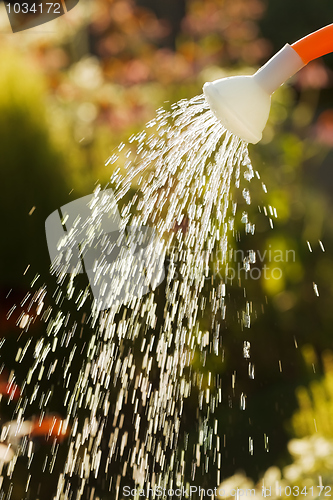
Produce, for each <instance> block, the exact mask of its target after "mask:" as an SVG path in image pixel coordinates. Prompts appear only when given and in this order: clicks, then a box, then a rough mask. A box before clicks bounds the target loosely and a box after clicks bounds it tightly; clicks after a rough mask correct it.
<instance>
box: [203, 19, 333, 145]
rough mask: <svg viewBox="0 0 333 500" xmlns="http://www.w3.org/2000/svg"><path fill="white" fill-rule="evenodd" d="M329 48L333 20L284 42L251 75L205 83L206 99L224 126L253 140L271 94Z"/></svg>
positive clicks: (259, 132)
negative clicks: (279, 48) (284, 43)
mask: <svg viewBox="0 0 333 500" xmlns="http://www.w3.org/2000/svg"><path fill="white" fill-rule="evenodd" d="M329 52H333V24H330V25H329V26H326V27H325V28H322V29H320V30H318V31H316V32H314V33H311V34H310V35H308V36H306V37H304V38H302V39H301V40H299V41H298V42H295V43H294V44H293V45H288V44H286V45H285V46H284V47H283V48H282V49H281V50H280V51H279V52H278V53H277V54H275V56H274V57H272V58H271V59H270V60H269V61H268V62H267V63H266V64H265V65H264V66H263V67H262V68H260V69H259V70H258V71H257V72H256V73H255V74H254V75H252V76H233V77H229V78H222V79H221V80H216V81H214V82H209V83H205V85H204V88H203V90H204V94H205V97H206V100H207V102H208V104H209V106H210V108H211V110H212V111H213V113H214V114H215V116H216V117H217V118H218V119H219V120H220V121H221V123H222V124H223V125H224V126H225V128H226V129H227V130H229V131H230V132H232V133H233V134H234V135H236V136H238V137H240V138H241V139H243V140H244V141H246V142H250V143H252V144H256V143H257V142H259V141H260V140H261V138H262V131H263V129H264V128H265V126H266V123H267V120H268V115H269V111H270V105H271V94H273V93H274V92H275V91H276V90H277V89H278V88H279V87H280V86H281V85H282V84H283V83H284V82H285V81H286V80H288V78H290V77H291V76H293V75H294V74H295V73H297V72H298V71H299V70H300V69H301V68H303V67H304V66H305V65H306V64H307V63H308V62H310V61H312V60H313V59H317V58H318V57H321V56H323V55H325V54H328V53H329Z"/></svg>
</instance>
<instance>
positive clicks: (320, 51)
mask: <svg viewBox="0 0 333 500" xmlns="http://www.w3.org/2000/svg"><path fill="white" fill-rule="evenodd" d="M292 48H293V49H294V50H295V51H296V52H297V54H298V55H299V56H300V58H301V59H302V61H303V62H304V63H305V64H308V62H310V61H312V60H313V59H317V58H318V57H321V56H324V55H325V54H328V53H329V52H333V24H329V25H328V26H325V28H321V29H320V30H318V31H315V32H314V33H311V34H310V35H307V36H305V37H304V38H301V40H298V42H295V43H294V44H293V45H292Z"/></svg>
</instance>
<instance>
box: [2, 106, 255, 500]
mask: <svg viewBox="0 0 333 500" xmlns="http://www.w3.org/2000/svg"><path fill="white" fill-rule="evenodd" d="M106 165H107V168H110V170H111V171H112V172H113V174H112V176H111V179H110V185H109V186H107V188H112V194H110V193H111V191H110V189H108V190H106V191H104V190H101V189H100V188H97V189H96V190H95V193H94V195H93V197H92V198H91V200H90V202H89V207H88V211H87V212H86V213H84V214H82V213H78V214H77V216H76V217H73V216H72V214H66V211H65V212H64V213H63V222H64V227H66V223H67V224H68V223H69V222H70V223H71V224H70V227H71V229H70V230H68V232H67V233H66V236H65V237H64V238H63V239H62V241H61V242H60V244H59V245H58V250H59V255H58V257H57V259H55V261H54V262H53V265H52V268H51V269H52V273H53V274H54V276H55V279H56V281H57V284H58V288H57V290H56V291H55V293H54V294H53V297H54V302H55V306H54V307H53V309H51V308H50V307H49V308H48V309H46V308H45V307H44V303H45V295H46V294H47V293H48V291H47V290H46V288H45V287H44V286H41V287H39V286H38V280H37V281H36V283H33V284H32V291H31V294H30V296H28V297H27V299H26V301H25V303H24V304H23V309H22V313H21V314H20V316H19V319H18V324H19V326H20V328H21V329H22V333H23V335H22V337H21V339H20V347H19V350H18V353H17V357H16V361H17V362H18V363H24V359H25V355H26V352H27V351H29V350H33V352H34V354H33V357H34V364H33V365H32V366H31V367H30V369H29V372H28V374H27V378H26V382H25V384H24V387H23V388H22V393H21V396H20V398H19V400H18V402H17V404H16V405H15V410H14V413H13V419H15V420H16V425H17V426H18V428H19V427H20V425H21V424H22V423H23V422H24V419H25V414H26V413H27V412H28V411H29V407H31V405H33V404H37V405H38V408H39V412H40V419H41V422H42V420H43V416H44V415H45V414H47V411H48V408H49V406H50V404H52V401H53V400H55V399H57V398H59V397H60V396H61V397H62V398H63V415H65V417H64V418H63V420H62V421H61V422H60V423H59V422H56V423H55V425H57V426H59V431H58V436H56V437H53V438H52V439H53V441H52V446H50V448H49V450H48V454H47V455H46V458H45V463H44V465H43V471H41V472H45V474H47V473H48V474H54V464H55V461H56V460H60V459H59V458H58V452H59V449H61V448H62V447H65V448H66V455H67V457H66V459H65V461H64V464H63V467H62V473H61V474H60V475H59V478H58V486H57V490H56V491H52V492H50V496H49V498H54V499H56V500H65V499H66V500H67V499H68V500H69V499H72V500H74V499H76V500H79V499H81V498H82V499H90V500H92V499H109V498H112V499H113V498H115V499H117V498H125V497H124V490H123V488H124V486H131V489H132V488H135V487H136V488H143V489H144V490H145V491H148V488H150V489H151V490H154V489H155V488H156V487H157V486H159V487H161V488H166V489H167V490H168V489H172V488H176V487H180V486H184V487H186V484H188V483H189V482H191V481H195V477H196V473H197V470H198V469H200V471H201V472H204V473H208V472H209V471H210V467H211V465H212V464H214V466H215V469H216V470H217V477H216V478H215V484H214V486H217V485H218V484H219V482H220V480H221V447H222V443H221V437H220V435H221V429H220V428H219V423H218V420H217V419H215V418H214V411H215V409H216V408H217V406H218V405H219V404H220V403H221V380H220V379H219V377H218V376H217V377H216V376H215V375H214V374H213V375H212V373H211V372H210V369H209V364H208V365H207V357H208V356H209V357H211V356H215V357H216V358H217V359H219V360H221V359H222V356H223V343H222V337H221V324H222V322H223V321H224V318H225V316H226V314H228V312H227V310H226V301H225V297H226V283H225V279H224V276H225V273H226V271H227V267H226V266H227V265H228V259H229V258H230V241H229V240H232V239H233V238H234V237H235V227H234V221H235V216H236V211H237V204H236V202H235V201H234V196H233V193H234V192H235V190H237V189H238V188H239V187H240V180H241V179H245V183H247V182H248V181H250V180H251V178H252V177H253V176H254V174H255V172H254V171H253V168H252V166H251V162H250V159H249V156H248V150H247V145H246V144H245V143H244V142H242V141H241V140H239V139H238V138H236V137H235V136H233V135H231V134H230V133H229V132H227V131H226V130H225V129H224V128H223V126H222V125H221V124H220V122H218V121H217V119H216V118H215V117H214V115H213V114H212V113H211V111H210V109H209V108H208V106H207V104H206V102H205V100H204V97H203V96H199V97H196V98H194V99H192V100H190V101H181V102H179V103H177V104H175V105H173V106H172V109H171V111H165V110H159V111H158V112H157V115H156V119H154V120H153V121H151V122H150V123H149V124H148V125H147V126H146V128H145V130H144V131H143V132H142V133H140V134H138V135H137V136H133V137H131V138H130V140H129V143H128V146H127V148H126V147H125V146H124V145H123V144H122V145H120V146H119V148H118V151H116V152H115V153H114V154H113V155H112V156H111V157H110V158H109V159H108V160H107V162H106ZM124 165H125V168H126V173H125V175H121V174H120V168H119V167H123V166H124ZM122 171H124V169H123V168H122ZM133 185H135V192H134V191H133V189H131V186H133ZM241 189H242V188H241ZM133 193H134V194H133ZM242 195H243V198H244V199H245V202H246V203H247V204H250V202H251V199H250V192H249V190H248V188H246V187H245V188H244V189H242ZM117 207H120V214H119V213H118V208H117ZM69 219H71V220H69ZM239 220H240V221H241V223H242V224H244V231H245V233H250V234H251V233H253V232H254V229H255V228H254V225H253V224H251V222H250V221H249V219H248V215H247V213H246V212H244V213H242V214H240V217H239ZM68 227H69V226H68ZM110 227H113V228H114V230H113V231H110ZM78 242H79V246H78ZM228 242H229V243H228ZM78 248H79V254H78ZM78 257H79V258H78ZM254 260H255V259H254V252H252V253H251V252H249V254H248V256H247V258H246V259H244V262H243V265H244V268H245V269H249V267H250V265H251V263H253V262H254ZM82 267H85V271H86V273H87V274H88V277H89V282H90V287H89V286H87V288H86V289H80V288H79V287H78V286H77V285H76V277H75V276H76V275H77V274H79V273H82V272H83V269H82ZM92 290H93V291H94V293H93V294H92ZM92 295H93V296H92ZM92 299H93V300H92ZM89 300H90V301H92V303H91V304H92V305H91V308H90V314H88V315H86V314H84V315H83V319H82V321H81V324H79V322H78V321H77V320H74V319H73V318H71V315H70V314H69V313H68V304H69V302H71V303H75V305H76V309H77V310H80V309H82V310H84V308H85V306H86V303H87V301H88V302H89ZM36 316H38V317H39V318H41V320H42V322H44V323H45V332H46V333H45V337H44V338H42V339H38V340H37V341H36V339H31V338H30V337H29V340H27V341H26V342H25V338H28V330H29V326H30V325H31V323H32V322H33V321H34V320H35V318H36ZM241 320H242V321H243V324H244V326H245V327H249V326H250V308H249V304H248V303H247V302H246V299H244V311H243V312H242V316H241ZM82 332H83V333H82ZM85 332H88V333H86V335H85ZM82 338H83V339H85V342H83V341H80V339H82ZM80 342H81V343H80ZM249 348H250V346H249V343H246V342H245V343H244V357H249ZM77 359H79V360H80V361H79V362H80V365H81V369H80V371H79V373H77V371H75V370H74V368H73V366H74V364H75V363H74V361H75V360H77ZM252 376H254V374H253V373H252ZM46 378H47V379H48V380H49V385H50V389H49V390H45V388H43V389H42V387H41V386H42V384H41V382H42V381H43V380H44V381H45V379H46ZM43 387H44V386H43ZM193 393H195V394H196V395H197V396H196V397H197V400H196V401H197V402H196V408H195V411H194V413H193V420H195V421H196V436H195V438H193V435H191V436H190V433H189V432H187V431H188V421H187V423H186V422H185V421H184V405H186V401H187V400H188V398H189V397H190V395H193ZM240 405H241V407H242V406H245V395H243V394H242V397H241V401H240ZM189 427H190V426H189ZM67 432H68V433H69V438H68V440H67V441H65V442H64V443H61V440H60V437H61V436H62V435H65V434H66V433H67ZM7 441H8V432H7V434H6V431H5V432H3V434H2V442H4V443H6V442H7ZM30 443H31V444H30ZM33 447H34V444H33V442H32V441H31V439H30V438H29V436H25V437H24V438H23V439H22V442H21V445H20V446H18V447H16V448H15V450H14V451H15V453H14V455H13V458H12V460H11V462H10V463H9V464H7V465H3V470H2V474H3V475H4V476H8V475H9V476H10V477H15V465H16V462H17V459H18V457H19V456H22V455H23V456H25V457H26V460H27V463H28V466H27V486H26V491H25V493H24V495H27V494H28V492H29V487H30V486H29V481H30V479H29V474H30V472H29V468H31V462H32V461H33V455H34V453H33V449H34V448H33ZM19 460H23V458H20V459H19ZM45 477H46V476H45ZM43 481H44V484H45V482H46V481H47V479H45V480H44V479H43V480H42V482H43ZM43 487H44V489H45V486H42V489H43ZM10 488H11V487H9V490H8V491H6V493H5V496H4V495H2V496H1V499H2V498H6V500H7V499H8V500H9V498H10V494H11V490H10ZM153 497H154V494H153V492H152V491H150V492H148V493H146V496H145V498H153ZM22 498H26V497H25V496H22ZM27 498H28V497H27ZM129 498H134V497H133V496H130V497H129ZM137 498H142V496H141V497H139V496H137ZM159 498H168V494H167V493H165V494H164V495H163V496H160V497H159Z"/></svg>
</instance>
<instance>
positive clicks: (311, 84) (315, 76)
mask: <svg viewBox="0 0 333 500" xmlns="http://www.w3.org/2000/svg"><path fill="white" fill-rule="evenodd" d="M331 82H332V72H331V71H330V70H329V69H328V68H327V67H326V66H325V65H324V63H323V62H322V61H320V60H316V61H312V62H310V63H309V64H307V65H306V66H305V67H304V68H303V69H302V71H300V72H299V73H298V74H297V85H298V86H299V87H300V88H302V89H304V88H305V89H306V88H312V89H324V88H327V87H328V86H329V85H330V83H331Z"/></svg>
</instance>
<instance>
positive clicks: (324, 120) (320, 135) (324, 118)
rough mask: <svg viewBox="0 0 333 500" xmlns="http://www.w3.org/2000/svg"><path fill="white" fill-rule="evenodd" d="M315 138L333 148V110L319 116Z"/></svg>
mask: <svg viewBox="0 0 333 500" xmlns="http://www.w3.org/2000/svg"><path fill="white" fill-rule="evenodd" d="M315 136H316V138H317V140H318V141H319V142H321V143H323V144H326V145H328V146H333V109H327V110H326V111H323V113H321V114H320V115H319V118H318V120H317V123H316V125H315Z"/></svg>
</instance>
